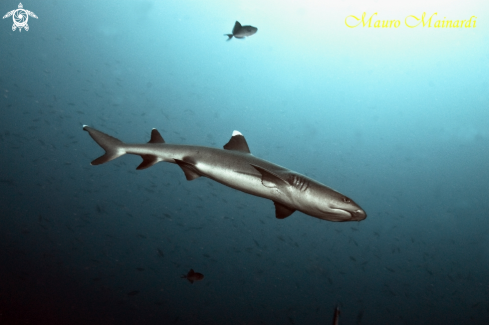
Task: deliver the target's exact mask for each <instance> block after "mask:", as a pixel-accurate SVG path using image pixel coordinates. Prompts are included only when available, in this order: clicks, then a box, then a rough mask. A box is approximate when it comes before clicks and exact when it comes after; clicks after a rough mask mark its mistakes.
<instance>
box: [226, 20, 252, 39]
mask: <svg viewBox="0 0 489 325" xmlns="http://www.w3.org/2000/svg"><path fill="white" fill-rule="evenodd" d="M257 30H258V28H256V27H253V26H249V25H247V26H241V24H240V23H239V21H236V23H235V24H234V28H233V33H232V34H224V35H225V36H227V37H228V39H227V40H228V41H229V40H230V39H231V38H233V36H234V37H236V38H245V37H247V36H251V35H253V34H255V33H256V31H257Z"/></svg>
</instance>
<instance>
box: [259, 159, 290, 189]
mask: <svg viewBox="0 0 489 325" xmlns="http://www.w3.org/2000/svg"><path fill="white" fill-rule="evenodd" d="M250 165H251V166H253V167H254V168H255V169H256V170H257V171H259V172H260V174H261V183H262V184H263V186H266V187H269V188H275V187H277V185H290V184H289V182H287V181H286V180H285V179H283V178H281V177H280V176H279V175H277V174H275V173H272V172H271V171H269V170H266V169H265V168H262V167H259V166H256V165H253V164H250Z"/></svg>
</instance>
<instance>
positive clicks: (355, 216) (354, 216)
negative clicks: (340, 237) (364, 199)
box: [350, 209, 367, 221]
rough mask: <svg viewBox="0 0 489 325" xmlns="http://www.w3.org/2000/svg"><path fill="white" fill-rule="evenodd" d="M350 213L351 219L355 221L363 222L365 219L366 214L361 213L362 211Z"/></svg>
mask: <svg viewBox="0 0 489 325" xmlns="http://www.w3.org/2000/svg"><path fill="white" fill-rule="evenodd" d="M350 213H351V217H352V219H353V220H356V221H361V220H364V219H365V218H367V213H365V211H363V210H362V209H358V210H355V211H351V212H350Z"/></svg>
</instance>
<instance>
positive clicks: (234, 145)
mask: <svg viewBox="0 0 489 325" xmlns="http://www.w3.org/2000/svg"><path fill="white" fill-rule="evenodd" d="M223 148H224V149H226V150H234V151H241V152H246V153H251V152H250V148H249V147H248V143H247V142H246V139H245V138H244V136H243V135H242V134H241V133H240V132H239V131H233V136H232V137H231V139H230V140H229V142H228V143H226V144H225V145H224V147H223Z"/></svg>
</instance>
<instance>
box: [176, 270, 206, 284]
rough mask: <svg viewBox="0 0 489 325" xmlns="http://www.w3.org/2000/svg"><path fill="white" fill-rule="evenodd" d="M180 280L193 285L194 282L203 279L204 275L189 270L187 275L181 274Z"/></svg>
mask: <svg viewBox="0 0 489 325" xmlns="http://www.w3.org/2000/svg"><path fill="white" fill-rule="evenodd" d="M181 278H182V279H187V280H188V282H190V283H194V281H200V280H202V279H203V278H204V275H203V274H202V273H198V272H194V270H193V269H190V271H188V273H187V275H185V274H183V275H182V276H181Z"/></svg>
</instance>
